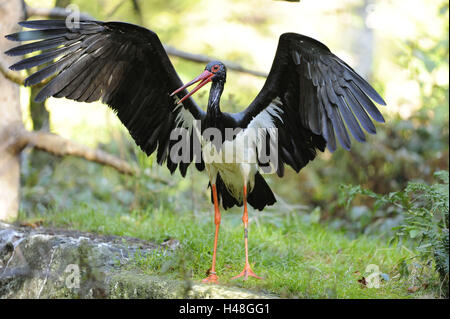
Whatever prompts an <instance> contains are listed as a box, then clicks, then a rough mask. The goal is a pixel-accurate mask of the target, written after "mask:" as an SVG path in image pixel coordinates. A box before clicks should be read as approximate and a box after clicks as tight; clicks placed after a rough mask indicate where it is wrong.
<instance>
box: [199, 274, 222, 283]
mask: <svg viewBox="0 0 450 319" xmlns="http://www.w3.org/2000/svg"><path fill="white" fill-rule="evenodd" d="M217 279H219V277H217V275H216V274H215V273H213V274H210V275H209V276H208V277H206V278H205V279H203V280H202V283H204V284H217V283H218V282H217Z"/></svg>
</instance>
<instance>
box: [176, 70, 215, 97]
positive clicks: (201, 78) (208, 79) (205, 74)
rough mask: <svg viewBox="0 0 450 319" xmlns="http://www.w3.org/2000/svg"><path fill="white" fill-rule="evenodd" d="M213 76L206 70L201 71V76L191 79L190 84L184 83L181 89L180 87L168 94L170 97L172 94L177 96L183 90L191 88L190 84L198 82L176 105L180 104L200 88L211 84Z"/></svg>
mask: <svg viewBox="0 0 450 319" xmlns="http://www.w3.org/2000/svg"><path fill="white" fill-rule="evenodd" d="M213 76H214V73H212V72H209V71H208V70H205V71H203V73H202V74H200V75H199V76H197V77H196V78H195V79H193V80H192V81H191V82H188V83H186V84H185V85H183V86H182V87H180V88H179V89H177V90H175V91H173V92H172V94H170V96H173V95H174V94H177V93H178V92H180V91H182V90H184V89H185V88H187V87H189V86H191V85H192V84H195V83H197V82H199V81H201V82H200V83H199V84H198V85H197V86H196V87H195V88H194V89H193V90H192V91H191V92H189V93H188V94H186V95H185V96H184V97H183V98H182V99H181V100H179V101H178V103H177V104H180V103H182V102H183V101H184V100H186V99H187V98H188V97H190V96H191V95H192V94H194V93H195V92H197V91H198V90H200V88H202V87H203V86H204V85H205V84H207V83H209V82H211V80H212V78H213Z"/></svg>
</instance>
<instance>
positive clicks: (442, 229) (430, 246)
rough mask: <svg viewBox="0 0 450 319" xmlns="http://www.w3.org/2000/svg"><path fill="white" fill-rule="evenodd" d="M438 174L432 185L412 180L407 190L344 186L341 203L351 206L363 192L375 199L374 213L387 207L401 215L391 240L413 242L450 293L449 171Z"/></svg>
mask: <svg viewBox="0 0 450 319" xmlns="http://www.w3.org/2000/svg"><path fill="white" fill-rule="evenodd" d="M435 176H436V178H437V179H438V180H439V181H438V183H435V184H433V185H427V184H425V183H419V182H410V183H408V186H407V187H406V188H405V189H404V190H401V191H396V192H391V193H389V194H386V195H381V194H377V193H375V192H372V191H370V190H367V189H363V188H361V186H359V185H358V186H351V185H347V186H342V187H341V193H340V195H341V196H340V204H342V205H345V207H346V208H347V209H348V208H350V205H351V203H352V201H353V199H354V198H355V196H356V195H364V196H368V197H371V198H373V199H374V200H375V202H374V204H373V207H372V209H371V210H372V214H374V215H375V214H376V212H378V211H380V210H384V211H389V212H390V213H391V214H397V215H399V216H401V217H402V222H401V224H400V225H399V226H398V227H395V228H394V229H395V231H396V232H395V235H394V237H393V238H392V241H399V242H400V243H401V244H402V243H406V244H408V243H409V244H411V245H413V246H414V247H415V249H416V250H417V252H418V256H417V257H418V258H419V259H420V261H421V262H422V263H423V265H425V266H429V267H433V266H434V267H435V268H436V270H437V271H438V273H439V276H440V281H441V282H440V285H439V286H440V287H444V290H443V293H444V294H445V295H448V278H449V245H448V241H449V230H448V225H449V188H448V187H449V175H448V171H439V172H437V173H435ZM402 262H405V261H402ZM405 265H406V263H404V266H403V271H402V274H403V275H406V276H407V275H409V274H410V272H409V270H408V267H406V266H405ZM446 289H447V290H446Z"/></svg>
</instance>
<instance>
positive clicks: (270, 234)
mask: <svg viewBox="0 0 450 319" xmlns="http://www.w3.org/2000/svg"><path fill="white" fill-rule="evenodd" d="M36 218H39V219H43V220H44V225H46V226H54V227H64V228H70V229H77V230H81V231H90V232H97V233H101V234H112V235H119V236H132V237H137V238H141V239H145V240H151V241H154V242H157V243H161V242H163V241H164V240H166V239H167V238H169V237H170V238H176V239H178V240H179V241H180V242H181V245H182V248H181V249H178V250H176V252H175V253H173V254H164V253H163V252H162V251H159V250H157V251H154V252H153V253H152V254H150V255H147V256H145V257H143V256H135V263H134V265H133V267H138V268H140V269H141V270H142V271H144V272H145V273H149V274H161V275H165V276H169V277H172V278H177V279H186V278H190V279H192V280H193V281H197V282H199V281H200V280H201V279H202V278H204V277H205V272H206V270H207V269H208V268H209V267H210V263H211V255H212V245H213V236H214V224H213V214H212V213H195V214H194V213H192V212H183V213H177V212H173V211H171V210H168V209H165V208H155V209H148V210H147V211H139V212H133V213H131V214H118V213H108V212H106V211H102V210H95V209H92V208H89V207H87V206H86V207H81V208H79V209H77V210H64V211H56V210H48V211H47V212H46V213H45V214H42V215H35V216H34V217H28V218H26V219H28V220H32V219H36ZM243 244H244V243H243V227H242V222H241V216H240V214H236V213H227V212H225V213H223V214H222V224H221V229H220V234H219V243H218V257H217V267H216V268H217V269H216V270H217V273H218V276H219V279H220V283H221V284H223V285H229V286H238V287H243V288H247V289H252V290H257V291H263V292H267V293H273V294H276V295H279V296H281V297H289V298H292V297H294V298H295V297H298V298H417V297H420V296H423V295H424V294H429V293H430V292H427V290H426V289H423V288H422V289H419V291H417V292H415V293H413V294H411V293H409V292H408V287H409V286H410V285H411V282H410V281H409V280H408V279H401V278H400V275H399V271H398V268H399V267H398V265H399V261H400V260H402V259H404V258H410V257H413V256H414V252H411V251H409V250H408V249H406V248H404V247H388V245H387V243H386V241H384V240H379V239H373V238H368V237H365V236H360V237H358V238H356V239H349V238H348V237H346V236H345V234H344V233H341V232H337V231H335V230H330V229H328V228H327V227H326V226H324V225H320V224H316V223H305V219H304V218H302V215H300V214H296V213H289V214H282V213H278V214H277V213H270V214H269V213H257V212H253V211H251V212H250V228H249V255H250V262H251V264H252V268H253V270H254V271H255V272H256V273H257V274H258V275H260V276H263V277H264V278H265V279H264V280H257V279H254V278H250V279H249V280H248V281H246V282H243V281H241V280H233V281H232V280H230V278H231V277H232V276H234V275H236V274H238V273H239V272H240V271H241V270H242V267H243V265H244V245H243ZM369 264H375V265H377V266H378V267H379V269H380V272H381V273H383V277H384V278H386V279H388V280H386V281H385V280H383V281H382V282H381V286H380V288H367V287H365V286H363V285H362V284H361V283H359V282H358V280H359V279H361V278H362V276H365V277H367V276H368V275H369V274H368V273H366V272H365V270H366V267H367V266H368V265H369Z"/></svg>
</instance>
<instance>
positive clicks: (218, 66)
mask: <svg viewBox="0 0 450 319" xmlns="http://www.w3.org/2000/svg"><path fill="white" fill-rule="evenodd" d="M219 70H220V65H218V64H215V65H213V67H212V68H211V71H213V72H217V71H219Z"/></svg>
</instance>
